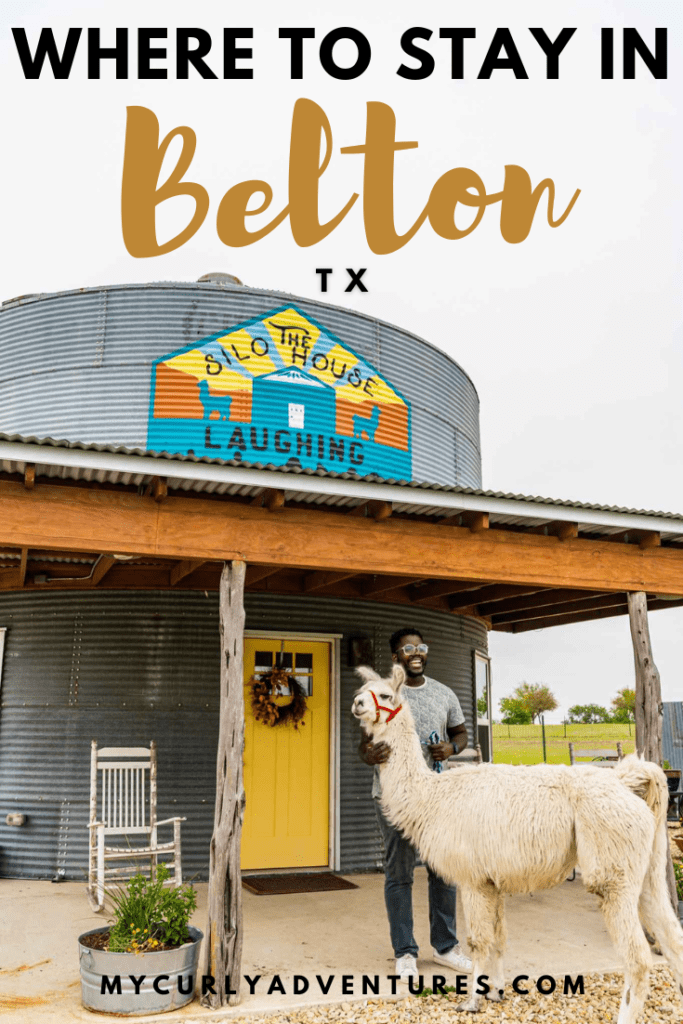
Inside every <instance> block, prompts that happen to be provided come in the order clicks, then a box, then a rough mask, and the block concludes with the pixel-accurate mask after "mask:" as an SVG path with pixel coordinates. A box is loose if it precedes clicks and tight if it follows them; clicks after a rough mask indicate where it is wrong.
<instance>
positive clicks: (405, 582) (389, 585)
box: [360, 575, 422, 597]
mask: <svg viewBox="0 0 683 1024" xmlns="http://www.w3.org/2000/svg"><path fill="white" fill-rule="evenodd" d="M421 580H422V577H421V576H417V577H416V576H415V575H413V576H390V575H387V576H373V577H371V578H370V579H368V580H365V581H364V582H363V583H361V588H360V589H361V593H362V595H363V597H376V596H377V595H378V594H386V593H388V592H389V591H390V590H399V589H400V588H401V587H410V586H414V585H415V584H416V583H420V582H421Z"/></svg>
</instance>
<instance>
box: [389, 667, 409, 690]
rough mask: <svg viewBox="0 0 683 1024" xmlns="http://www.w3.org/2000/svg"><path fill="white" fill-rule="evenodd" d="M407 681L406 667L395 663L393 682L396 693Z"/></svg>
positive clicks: (392, 674) (392, 673) (392, 672)
mask: <svg viewBox="0 0 683 1024" xmlns="http://www.w3.org/2000/svg"><path fill="white" fill-rule="evenodd" d="M405 681H406V673H405V669H404V668H403V665H398V664H394V667H393V669H392V671H391V684H392V686H393V688H394V693H395V694H398V691H399V690H400V689H401V687H402V686H403V684H404V683H405Z"/></svg>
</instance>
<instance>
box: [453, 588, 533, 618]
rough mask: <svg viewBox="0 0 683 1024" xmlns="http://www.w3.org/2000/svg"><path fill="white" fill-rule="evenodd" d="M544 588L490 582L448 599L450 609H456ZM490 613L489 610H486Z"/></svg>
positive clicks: (531, 592) (519, 595) (530, 592)
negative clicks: (475, 589) (473, 590)
mask: <svg viewBox="0 0 683 1024" xmlns="http://www.w3.org/2000/svg"><path fill="white" fill-rule="evenodd" d="M542 589H544V588H542V587H539V586H527V587H523V586H522V587H520V586H519V585H517V584H515V583H492V584H489V585H488V586H485V587H482V586H480V587H479V588H478V590H477V591H475V592H474V593H470V594H465V593H463V594H460V595H458V596H454V597H450V598H449V599H448V606H449V608H450V610H451V611H452V612H453V611H457V609H458V608H467V607H469V606H470V605H476V606H477V607H479V605H480V604H487V603H489V602H491V601H502V600H504V599H505V598H507V597H515V596H516V597H521V596H522V595H524V594H536V593H538V591H539V590H542ZM486 614H487V615H490V614H491V612H487V613H486Z"/></svg>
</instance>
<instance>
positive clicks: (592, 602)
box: [492, 594, 626, 624]
mask: <svg viewBox="0 0 683 1024" xmlns="http://www.w3.org/2000/svg"><path fill="white" fill-rule="evenodd" d="M620 605H623V606H624V607H625V606H626V594H604V595H603V596H602V597H594V598H587V599H586V600H583V601H564V602H562V603H560V604H556V605H549V606H546V607H544V608H527V609H526V610H522V611H518V612H505V613H504V614H501V615H496V614H495V613H494V615H493V616H492V621H493V623H496V624H497V623H504V622H513V623H517V622H529V621H531V620H532V619H547V618H555V617H556V616H565V615H570V616H571V615H581V614H582V612H590V611H593V610H596V611H597V610H599V609H602V608H614V607H617V606H620Z"/></svg>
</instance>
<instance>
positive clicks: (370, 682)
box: [351, 665, 406, 739]
mask: <svg viewBox="0 0 683 1024" xmlns="http://www.w3.org/2000/svg"><path fill="white" fill-rule="evenodd" d="M356 672H357V673H358V675H359V676H360V677H361V678H362V679H364V680H365V682H364V683H363V685H362V686H361V688H360V689H359V690H357V691H356V695H355V697H354V701H353V704H352V705H351V712H352V714H353V715H354V716H355V717H356V718H357V719H358V721H359V722H360V723H361V725H362V726H363V728H364V730H365V732H366V733H368V735H369V736H372V737H373V739H374V738H377V737H379V736H381V735H382V734H383V733H384V732H385V731H386V727H387V724H388V723H389V722H391V721H392V719H394V718H395V717H396V715H397V714H398V713H399V711H401V710H402V705H401V687H402V686H403V683H404V682H405V678H406V674H405V671H404V670H403V668H402V666H401V665H394V667H393V671H392V673H391V675H390V676H389V677H388V678H386V679H382V677H381V676H379V675H378V674H377V673H376V672H375V671H373V669H371V668H367V667H366V666H365V665H361V666H360V668H357V669H356Z"/></svg>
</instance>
